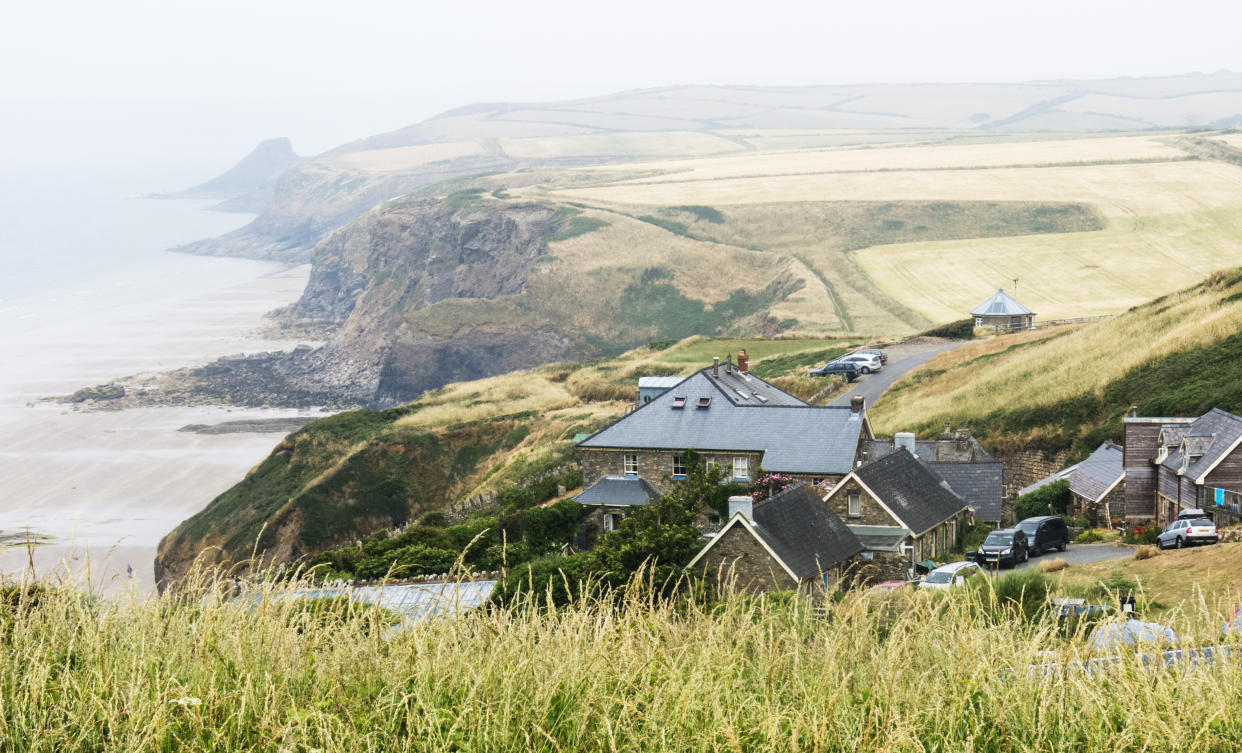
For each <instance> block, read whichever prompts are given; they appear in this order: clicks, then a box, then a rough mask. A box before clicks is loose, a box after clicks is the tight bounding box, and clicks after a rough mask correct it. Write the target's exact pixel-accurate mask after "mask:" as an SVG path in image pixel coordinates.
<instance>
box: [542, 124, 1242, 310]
mask: <svg viewBox="0 0 1242 753" xmlns="http://www.w3.org/2000/svg"><path fill="white" fill-rule="evenodd" d="M1222 138H1230V137H1229V136H1225V137H1222ZM1175 143H1176V142H1175V141H1173V140H1169V142H1168V143H1165V140H1164V137H1153V136H1129V137H1103V138H1094V139H1084V138H1077V139H1067V140H1043V141H1032V142H1021V143H1011V142H1001V143H996V144H985V145H984V144H972V145H966V146H951V145H938V146H911V147H901V148H898V147H891V146H890V147H883V148H875V149H836V150H834V149H823V150H816V151H807V152H797V153H775V154H768V153H759V154H747V155H730V156H727V157H718V158H709V159H699V160H681V161H678V162H650V161H648V162H639V163H634V164H632V165H628V166H615V169H611V170H610V173H609V180H608V182H606V183H602V184H588V185H572V186H564V187H559V188H558V187H556V186H555V185H543V186H534V187H530V188H528V189H525V190H526V192H527V193H526V195H529V196H531V197H534V196H543V197H548V198H554V199H555V200H558V201H574V202H578V203H579V204H580V205H582V206H589V207H599V208H606V207H618V206H621V207H629V208H630V209H629V210H628V211H629V212H630V213H631V214H638V213H640V212H643V211H651V210H652V209H655V208H665V209H668V208H676V207H679V206H687V205H689V206H707V207H713V208H715V209H716V210H717V211H719V212H720V213H721V214H722V215H723V216H724V217H725V218H726V220H728V219H731V215H732V214H734V213H736V212H737V211H738V210H737V209H735V207H738V208H740V207H741V206H742V205H745V207H747V210H746V211H747V212H748V214H749V215H750V216H751V219H752V220H753V221H754V222H756V223H758V226H763V225H764V224H765V223H764V221H763V219H762V217H761V216H762V215H763V214H764V213H765V212H771V213H772V214H773V215H774V216H781V213H782V207H787V206H791V205H797V204H802V205H812V204H814V205H819V206H824V207H828V208H831V207H832V206H834V205H835V204H837V203H844V202H872V203H877V204H892V205H895V206H896V207H899V208H901V210H904V209H906V208H907V207H908V205H909V204H910V203H912V202H931V203H935V202H943V203H945V204H946V205H948V206H946V207H945V210H946V211H947V212H949V213H952V212H954V211H956V205H958V204H960V203H963V202H996V203H1003V202H1040V201H1053V200H1055V201H1059V202H1071V203H1073V204H1076V205H1080V206H1083V207H1087V208H1090V209H1091V210H1092V211H1095V212H1096V213H1098V216H1099V217H1100V226H1099V227H1096V228H1084V227H1072V228H1055V227H1049V226H1047V225H1046V224H1041V222H1040V220H1041V219H1044V217H1042V216H1040V215H1039V214H1034V215H1032V216H1031V217H1030V220H1031V222H1030V223H1029V224H1028V225H1026V227H1021V226H1020V225H1019V224H1018V223H1013V225H1014V226H1013V227H1011V228H1009V229H1008V230H1007V231H1006V232H995V231H988V229H987V227H986V226H985V227H984V228H982V231H980V228H978V227H976V228H968V227H960V228H958V232H956V233H946V234H944V235H941V236H940V237H925V239H918V238H917V237H905V238H900V237H893V238H868V237H867V236H866V234H861V235H858V234H856V237H855V239H854V240H858V238H861V239H862V240H864V241H865V240H870V241H872V242H871V244H870V245H867V244H865V243H864V244H857V245H851V244H850V243H845V244H837V245H836V246H835V247H832V244H829V246H830V248H829V249H828V250H827V252H826V251H825V248H824V244H822V243H816V241H820V240H821V239H822V235H823V233H820V232H817V230H816V227H815V226H814V225H813V224H811V223H808V222H805V221H803V222H800V221H799V220H798V219H797V218H788V217H787V218H786V221H787V223H789V224H792V225H794V226H799V225H800V226H801V229H802V230H803V239H804V244H803V245H804V246H805V247H804V248H802V249H801V250H800V251H799V252H798V253H794V252H793V249H792V248H787V249H783V250H785V251H786V252H787V253H786V255H787V256H790V257H793V258H795V259H796V260H797V261H798V262H799V263H800V264H802V265H805V266H806V267H808V268H809V269H810V270H811V272H812V273H813V274H814V275H815V276H816V277H817V278H818V279H819V281H820V282H821V285H825V286H829V285H831V286H833V287H834V288H835V290H825V293H827V294H828V295H829V296H830V297H834V298H835V300H836V303H837V305H838V306H840V307H841V308H843V309H844V310H845V311H846V314H847V315H846V317H840V316H838V317H837V318H838V319H844V320H848V319H849V312H850V311H851V310H857V309H865V308H866V307H865V304H863V303H862V302H860V301H857V300H855V301H852V302H851V301H846V300H843V299H844V298H845V297H846V296H847V295H853V296H854V297H855V298H858V297H863V298H869V299H870V300H871V301H873V302H874V303H875V304H876V306H877V307H878V308H879V309H880V310H881V311H887V312H890V313H891V314H895V316H890V317H889V320H888V321H885V320H884V319H885V317H883V316H882V315H877V312H871V313H870V314H866V313H864V315H863V316H862V319H863V321H864V322H865V324H864V325H863V326H861V327H860V328H859V329H858V330H857V331H869V332H889V333H893V334H901V333H904V332H909V331H911V328H915V329H917V328H918V327H919V326H925V325H926V324H928V323H944V322H948V321H952V320H954V319H958V318H961V317H962V316H963V315H964V314H965V313H966V312H967V311H969V310H970V309H971V308H973V307H974V306H975V305H977V304H978V303H979V302H980V301H982V300H984V299H985V298H986V297H987V296H988V295H990V294H991V293H993V292H995V290H996V289H997V288H998V287H1001V286H1010V287H1012V280H1014V279H1015V278H1016V279H1017V280H1018V281H1019V292H1020V294H1019V300H1021V301H1023V302H1024V303H1025V304H1026V305H1027V306H1029V307H1030V308H1031V309H1033V310H1034V311H1036V313H1037V314H1038V315H1039V316H1040V317H1042V318H1046V319H1047V318H1075V317H1082V316H1094V315H1099V314H1109V313H1117V312H1119V311H1124V310H1125V309H1127V308H1129V307H1131V306H1134V305H1136V304H1138V303H1141V302H1142V301H1145V300H1148V299H1150V298H1153V297H1156V296H1159V295H1162V294H1164V293H1168V292H1170V291H1171V290H1176V289H1178V288H1182V287H1186V286H1188V285H1191V284H1194V283H1195V282H1197V281H1199V280H1201V279H1203V278H1204V277H1206V276H1207V275H1208V274H1210V273H1211V272H1213V271H1215V270H1217V269H1220V268H1223V267H1226V266H1230V265H1232V264H1234V263H1236V261H1237V260H1238V254H1237V248H1238V240H1239V239H1242V168H1240V167H1238V166H1235V165H1231V164H1227V163H1223V162H1214V161H1206V160H1190V159H1188V156H1189V155H1188V154H1187V153H1185V152H1182V151H1181V150H1179V149H1177V148H1176V147H1175V146H1172V145H1171V144H1175ZM903 160H904V162H903ZM1041 163H1043V166H1033V167H1005V166H1003V165H1013V164H1028V165H1039V164H1041ZM1093 163H1095V164H1093ZM903 165H904V166H903ZM932 165H934V166H936V167H935V169H929V167H928V166H932ZM988 165H996V167H989V166H988ZM627 170H630V171H639V170H642V171H646V172H647V174H646V175H644V177H641V178H636V179H633V180H624V179H621V180H618V179H617V178H618V177H619V176H623V175H624V174H625V173H626V171H627ZM652 171H675V172H667V173H665V174H651V172H652ZM570 172H575V173H582V174H584V175H589V174H590V171H589V170H585V169H584V170H579V171H570ZM950 207H952V208H950ZM1032 211H1034V212H1045V213H1046V212H1047V211H1049V210H1048V209H1047V208H1044V209H1042V210H1041V209H1032ZM774 224H775V223H771V222H769V223H767V225H769V226H771V225H774ZM925 225H926V223H921V222H920V223H918V224H914V225H913V227H922V226H925ZM695 229H698V228H697V226H696V228H695ZM781 229H782V228H780V227H767V228H765V230H764V231H763V232H761V233H752V237H750V238H748V239H747V243H746V245H747V247H749V248H753V249H756V250H764V249H772V250H775V249H777V248H778V247H779V246H780V242H779V241H777V240H776V236H778V235H779V234H780V231H781ZM830 234H831V233H830ZM817 236H819V237H817ZM806 239H813V240H812V241H811V242H810V243H806ZM716 240H718V241H721V242H725V243H731V242H735V241H734V240H733V239H730V238H726V237H724V236H720V235H717V237H716ZM842 246H844V249H843V248H842ZM842 250H843V251H844V254H843V253H840V252H841V251H842ZM807 283H808V292H807V296H808V297H810V298H814V299H815V301H816V303H815V304H812V306H814V305H819V301H820V300H822V299H823V295H818V294H816V295H812V292H813V291H811V290H810V289H811V288H812V287H813V286H812V285H811V281H810V280H808V281H807ZM846 291H848V292H846ZM863 291H870V293H871V294H870V295H867V296H859V293H860V292H863ZM794 308H796V307H794V306H790V307H787V309H788V310H789V311H790V313H789V315H790V316H791V318H796V319H798V320H799V321H800V322H802V321H806V322H808V323H811V322H815V323H817V324H820V325H823V324H831V323H830V322H825V321H822V320H821V321H818V322H816V320H815V318H814V317H813V316H810V315H808V313H807V312H806V311H805V309H806V308H808V307H807V306H803V307H802V308H803V309H804V310H803V311H802V312H801V314H797V313H792V312H793V310H794ZM893 319H896V320H898V321H893ZM902 324H904V325H905V326H904V327H902V326H901V325H902ZM841 329H848V326H847V327H844V328H842V327H838V328H837V329H836V330H834V331H840V330H841ZM805 331H808V332H809V331H812V330H810V329H808V330H805Z"/></svg>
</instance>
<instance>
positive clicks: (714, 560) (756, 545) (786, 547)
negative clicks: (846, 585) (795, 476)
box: [689, 483, 863, 595]
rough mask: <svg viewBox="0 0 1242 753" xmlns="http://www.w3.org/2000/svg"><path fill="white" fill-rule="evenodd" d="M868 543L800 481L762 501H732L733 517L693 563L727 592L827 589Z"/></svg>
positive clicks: (801, 591)
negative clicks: (864, 543)
mask: <svg viewBox="0 0 1242 753" xmlns="http://www.w3.org/2000/svg"><path fill="white" fill-rule="evenodd" d="M862 551H863V544H862V542H861V541H859V539H858V537H857V536H855V535H854V534H853V532H851V531H850V529H849V527H848V526H846V525H845V523H844V522H842V521H841V518H839V517H838V516H837V515H835V514H834V513H833V512H832V510H831V509H830V508H829V507H828V506H827V505H825V504H824V501H823V500H822V499H821V498H820V495H819V494H818V493H817V492H816V491H814V490H812V489H810V488H808V487H807V486H806V485H804V484H801V483H799V484H795V485H793V486H791V487H789V488H787V489H785V490H784V491H782V492H780V493H778V494H774V495H772V496H771V497H769V498H767V499H765V500H762V501H760V502H757V503H753V504H752V503H751V499H750V497H732V498H730V499H729V521H728V522H727V523H726V524H725V526H724V528H722V529H721V530H720V532H719V533H717V534H716V535H715V536H712V537H711V539H710V540H709V541H708V542H707V545H706V546H704V547H703V549H702V550H700V551H699V553H698V554H697V555H695V557H694V559H693V560H691V561H690V564H689V567H692V568H699V569H702V570H703V571H704V573H705V575H706V576H707V577H708V578H709V579H710V580H711V581H712V582H714V583H715V585H716V586H717V588H719V589H720V590H721V591H743V592H748V593H766V592H770V591H798V592H800V593H803V594H806V595H816V594H821V593H823V590H824V589H831V588H833V587H834V586H836V585H837V583H839V582H840V581H841V579H842V578H843V577H845V576H846V574H847V572H848V570H849V569H850V566H851V565H852V564H853V563H855V562H856V559H857V556H858V555H859V554H861V553H862Z"/></svg>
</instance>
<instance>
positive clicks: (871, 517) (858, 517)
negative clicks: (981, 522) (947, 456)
mask: <svg viewBox="0 0 1242 753" xmlns="http://www.w3.org/2000/svg"><path fill="white" fill-rule="evenodd" d="M824 501H825V502H826V503H827V504H828V506H829V507H830V508H832V511H833V512H835V513H836V514H837V516H838V517H840V518H841V519H842V520H844V521H845V523H846V525H847V526H848V527H849V529H850V530H851V531H853V532H854V534H855V535H856V536H858V537H859V539H860V540H861V541H862V542H863V545H864V547H865V551H864V552H863V554H862V559H863V560H864V561H865V563H869V564H870V565H871V566H872V569H873V570H874V573H873V574H872V577H880V578H892V577H898V578H905V577H907V573H908V571H909V566H910V565H911V560H914V561H917V562H921V561H925V560H932V559H935V558H937V557H940V556H942V555H944V554H947V553H948V552H950V551H952V550H953V549H955V548H956V547H957V546H958V543H959V541H960V537H961V533H962V529H963V528H964V527H965V526H968V525H970V524H971V520H972V516H971V508H970V503H969V502H968V501H967V500H966V499H964V498H963V497H962V496H960V495H958V494H957V493H956V492H954V491H953V490H952V489H951V488H949V485H948V483H946V482H945V480H944V479H943V478H941V477H940V475H939V474H937V473H936V471H934V470H933V469H932V467H931V466H930V464H929V463H927V462H925V461H923V460H921V459H920V458H918V457H916V456H915V455H914V454H913V453H911V452H909V451H907V450H905V449H903V450H901V451H898V452H893V453H890V454H888V455H885V456H884V457H882V458H879V459H878V460H873V461H871V462H869V463H867V464H865V465H862V466H860V467H859V468H857V469H856V470H854V471H852V472H850V474H849V475H847V476H846V477H845V478H844V479H842V480H841V482H840V483H839V484H837V485H836V486H835V487H834V488H833V489H832V491H831V492H829V493H828V496H827V497H825V498H824Z"/></svg>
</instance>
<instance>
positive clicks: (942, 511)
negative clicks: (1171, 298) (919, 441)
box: [829, 451, 970, 536]
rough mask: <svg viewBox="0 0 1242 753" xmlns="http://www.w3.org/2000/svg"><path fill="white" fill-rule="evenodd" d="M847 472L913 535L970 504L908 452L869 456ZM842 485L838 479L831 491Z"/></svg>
mask: <svg viewBox="0 0 1242 753" xmlns="http://www.w3.org/2000/svg"><path fill="white" fill-rule="evenodd" d="M850 476H853V477H854V478H856V479H858V481H859V482H860V483H861V484H862V485H863V486H865V487H866V488H867V490H868V491H870V492H871V493H872V494H873V495H875V497H876V498H877V499H878V500H879V502H880V504H881V505H883V506H884V508H885V509H887V510H888V511H889V513H890V514H892V515H893V516H894V517H895V518H897V521H898V522H899V523H901V524H902V525H904V526H905V527H906V528H908V529H910V531H911V533H913V534H914V535H915V536H921V535H922V534H924V533H926V532H927V531H929V530H931V529H932V528H935V527H936V526H938V525H940V524H941V523H943V522H944V521H946V520H948V519H949V518H952V517H953V516H955V515H957V514H958V513H960V512H961V511H962V510H964V509H966V508H967V507H969V506H970V505H969V503H967V501H966V500H965V499H963V498H962V497H961V496H959V495H957V494H956V493H954V492H953V490H952V489H950V488H949V485H948V484H947V483H945V480H944V479H942V478H941V477H940V476H939V475H938V474H937V473H936V472H935V471H933V470H932V469H931V468H930V467H928V465H927V464H926V463H923V462H922V461H920V460H919V459H918V458H916V457H915V456H913V455H911V454H910V453H909V452H904V451H903V452H894V453H892V454H891V455H886V456H884V457H882V458H880V459H879V460H873V461H872V462H870V463H867V464H866V465H864V466H862V467H860V468H858V469H857V470H855V471H853V472H852V473H851V474H850ZM847 478H849V477H847ZM845 486H846V484H845V480H842V482H841V483H839V484H837V486H836V487H835V488H834V489H833V490H832V494H836V493H838V492H839V491H840V490H841V489H844V488H845ZM829 496H831V495H829Z"/></svg>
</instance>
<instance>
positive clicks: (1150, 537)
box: [1122, 525, 1160, 545]
mask: <svg viewBox="0 0 1242 753" xmlns="http://www.w3.org/2000/svg"><path fill="white" fill-rule="evenodd" d="M1159 535H1160V528H1159V527H1158V526H1154V525H1138V526H1135V527H1134V528H1132V529H1130V530H1128V531H1126V535H1125V537H1124V538H1123V539H1122V540H1123V541H1125V542H1126V543H1127V544H1136V545H1155V543H1156V538H1157V537H1158V536H1159Z"/></svg>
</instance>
